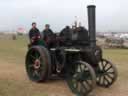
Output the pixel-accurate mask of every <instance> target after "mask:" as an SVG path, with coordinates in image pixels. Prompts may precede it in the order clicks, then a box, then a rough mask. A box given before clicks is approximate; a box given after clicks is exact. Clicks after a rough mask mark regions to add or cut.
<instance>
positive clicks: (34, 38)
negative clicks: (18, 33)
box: [29, 22, 41, 45]
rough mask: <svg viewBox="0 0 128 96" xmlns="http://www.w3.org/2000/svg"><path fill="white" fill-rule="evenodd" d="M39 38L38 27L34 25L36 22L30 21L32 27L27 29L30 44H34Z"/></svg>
mask: <svg viewBox="0 0 128 96" xmlns="http://www.w3.org/2000/svg"><path fill="white" fill-rule="evenodd" d="M40 38H41V34H40V31H39V29H37V27H36V23H35V22H33V23H32V28H31V29H30V31H29V39H30V43H31V44H32V45H36V43H37V40H38V39H40Z"/></svg>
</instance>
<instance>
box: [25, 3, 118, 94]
mask: <svg viewBox="0 0 128 96" xmlns="http://www.w3.org/2000/svg"><path fill="white" fill-rule="evenodd" d="M88 22H89V24H88V25H89V28H88V29H89V30H88V33H89V34H86V35H87V36H85V37H87V38H88V39H87V38H86V40H76V41H73V40H69V41H65V42H64V44H63V45H56V46H55V47H53V48H50V49H47V48H46V47H45V46H43V45H42V44H41V43H39V44H38V45H36V46H31V47H30V48H29V50H28V52H27V55H26V71H27V75H28V77H29V79H30V80H32V81H34V82H44V81H46V80H47V79H50V78H51V77H52V76H53V74H54V75H57V76H59V77H62V78H63V79H65V80H66V81H67V84H68V86H69V87H70V88H71V90H72V92H73V93H75V94H76V95H78V96H86V95H87V94H89V93H90V92H91V91H92V90H93V89H94V87H95V85H96V84H97V85H99V86H101V87H110V86H111V85H112V84H113V83H114V82H115V81H116V79H117V69H116V68H115V66H114V65H113V64H112V63H111V62H110V61H108V60H106V59H103V58H102V50H101V48H100V47H98V46H97V45H96V35H95V34H96V30H95V29H96V28H95V6H94V5H90V6H88ZM40 42H41V41H40ZM74 42H75V43H74Z"/></svg>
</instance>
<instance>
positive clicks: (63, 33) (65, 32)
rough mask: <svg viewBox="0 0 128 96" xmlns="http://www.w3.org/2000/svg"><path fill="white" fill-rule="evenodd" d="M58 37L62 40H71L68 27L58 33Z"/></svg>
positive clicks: (70, 32)
mask: <svg viewBox="0 0 128 96" xmlns="http://www.w3.org/2000/svg"><path fill="white" fill-rule="evenodd" d="M60 37H61V38H63V39H64V40H71V37H72V30H71V28H70V26H66V27H65V28H64V29H63V30H62V31H61V32H60Z"/></svg>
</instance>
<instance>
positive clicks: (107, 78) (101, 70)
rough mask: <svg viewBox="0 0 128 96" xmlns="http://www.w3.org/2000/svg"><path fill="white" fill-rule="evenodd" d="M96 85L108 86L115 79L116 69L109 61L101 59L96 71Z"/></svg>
mask: <svg viewBox="0 0 128 96" xmlns="http://www.w3.org/2000/svg"><path fill="white" fill-rule="evenodd" d="M96 75H97V85H99V86H101V87H110V86H111V85H112V84H113V83H114V82H115V81H116V79H117V76H118V74H117V69H116V67H115V66H114V64H112V63H111V62H110V61H108V60H106V59H102V60H101V61H100V62H99V64H98V68H97V71H96Z"/></svg>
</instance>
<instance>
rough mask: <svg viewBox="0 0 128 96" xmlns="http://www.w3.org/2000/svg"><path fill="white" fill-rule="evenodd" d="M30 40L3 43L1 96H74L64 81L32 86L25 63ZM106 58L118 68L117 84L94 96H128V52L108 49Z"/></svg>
mask: <svg viewBox="0 0 128 96" xmlns="http://www.w3.org/2000/svg"><path fill="white" fill-rule="evenodd" d="M27 42H28V41H27V39H26V38H24V37H18V40H16V41H13V40H9V39H5V40H3V39H0V96H73V94H72V93H71V91H70V90H69V88H68V86H67V85H66V83H65V81H63V80H55V81H49V82H46V83H42V84H37V83H34V82H31V81H30V80H29V79H28V78H27V75H26V72H25V67H24V62H25V54H26V52H27ZM103 51H104V58H106V59H109V60H110V61H112V62H113V63H114V64H115V65H116V66H117V68H118V72H119V77H118V80H117V82H116V83H115V84H114V85H113V86H112V87H110V88H108V89H103V88H100V87H96V90H94V92H93V93H92V94H91V95H92V96H128V50H127V49H105V50H103Z"/></svg>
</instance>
